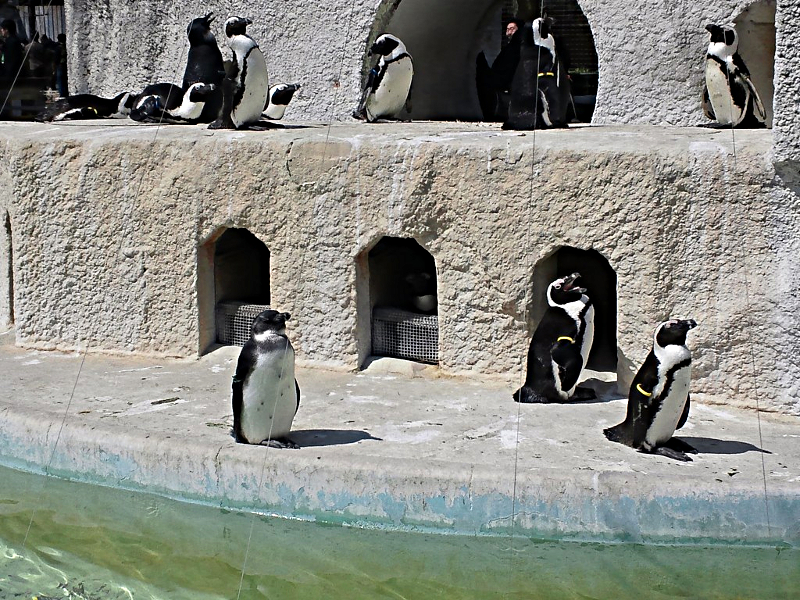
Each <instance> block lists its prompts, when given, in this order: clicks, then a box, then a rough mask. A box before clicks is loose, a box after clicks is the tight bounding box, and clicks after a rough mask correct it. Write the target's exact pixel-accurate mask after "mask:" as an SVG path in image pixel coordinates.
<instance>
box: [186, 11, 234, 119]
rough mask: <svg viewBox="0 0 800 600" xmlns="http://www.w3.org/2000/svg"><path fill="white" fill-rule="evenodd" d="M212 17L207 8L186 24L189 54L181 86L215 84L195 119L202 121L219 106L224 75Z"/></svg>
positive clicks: (219, 107)
mask: <svg viewBox="0 0 800 600" xmlns="http://www.w3.org/2000/svg"><path fill="white" fill-rule="evenodd" d="M213 20H214V13H213V12H210V13H208V14H207V15H206V16H204V17H197V18H195V19H192V21H191V23H189V25H188V27H187V28H186V35H187V37H188V38H189V56H188V58H187V60H186V70H185V71H184V73H183V84H182V87H183V90H184V91H186V90H188V89H189V88H190V87H191V86H192V85H194V84H195V83H207V84H210V85H213V86H214V90H213V92H212V93H211V95H210V96H209V97H208V98H207V99H206V103H205V106H204V107H203V112H202V114H201V115H200V118H199V119H198V121H200V122H201V123H211V122H212V121H213V120H214V119H216V118H217V116H218V115H219V111H220V110H221V109H222V80H223V79H225V67H224V64H223V62H222V53H221V52H220V51H219V46H218V45H217V39H216V38H215V37H214V34H213V33H212V32H211V23H212V21H213Z"/></svg>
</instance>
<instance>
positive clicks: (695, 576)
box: [0, 468, 800, 600]
mask: <svg viewBox="0 0 800 600" xmlns="http://www.w3.org/2000/svg"><path fill="white" fill-rule="evenodd" d="M34 511H35V513H34ZM32 514H33V516H34V518H33V522H32V525H31V527H30V531H28V525H29V523H31V515H32ZM251 524H252V525H253V529H252V543H251V548H250V553H249V555H248V559H247V563H246V566H245V568H244V571H245V575H244V578H243V579H242V568H243V565H244V558H245V548H246V546H247V540H248V537H249V535H250V529H251ZM26 534H27V539H26ZM240 581H242V592H241V596H240V597H241V598H253V599H260V598H276V599H278V598H279V599H281V600H290V599H294V598H297V599H301V598H302V599H304V600H309V599H313V598H325V599H331V600H332V599H338V598H341V599H348V600H350V599H355V598H393V599H400V598H408V599H411V598H420V599H432V598H446V599H456V598H476V599H478V598H480V599H481V600H489V599H493V598H497V599H508V598H513V599H522V598H525V599H526V600H535V599H550V598H553V599H555V598H559V599H561V598H581V599H585V598H615V599H627V598H630V599H635V600H642V599H643V598H647V599H649V600H652V599H661V598H703V599H715V598H719V599H723V598H724V599H734V598H742V599H745V598H746V599H758V598H765V599H766V598H770V599H775V598H787V599H788V598H800V551H798V550H797V549H789V548H780V549H776V548H743V547H717V546H713V547H699V546H683V547H663V546H641V545H606V544H581V543H575V542H536V541H531V540H523V539H514V540H513V542H512V540H510V539H509V538H472V537H456V536H441V535H424V534H415V533H396V532H395V533H390V532H384V531H372V530H357V529H350V528H342V527H338V526H337V527H334V526H325V525H319V524H314V523H304V522H297V521H288V520H284V519H276V518H268V517H256V518H255V519H253V517H252V515H249V514H242V513H236V512H230V511H225V510H220V509H218V508H210V507H204V506H197V505H192V504H185V503H180V502H175V501H172V500H167V499H164V498H160V497H157V496H152V495H149V494H142V493H133V492H126V491H120V490H114V489H107V488H99V487H95V486H90V485H85V484H76V483H71V482H65V481H61V480H57V479H53V478H49V479H47V480H45V479H44V478H43V477H40V476H36V475H30V474H25V473H20V472H18V471H12V470H9V469H4V468H0V599H2V600H6V599H12V598H14V599H16V598H20V599H25V600H31V598H33V597H34V596H37V597H38V598H39V600H50V599H51V598H59V599H61V598H76V599H86V600H95V599H97V600H100V599H103V600H106V599H108V600H117V599H130V598H136V599H139V598H142V599H150V598H159V599H161V598H163V599H164V600H167V599H169V600H179V599H183V598H186V599H192V600H205V599H211V598H215V599H216V598H229V599H230V598H236V597H237V593H238V590H239V585H240Z"/></svg>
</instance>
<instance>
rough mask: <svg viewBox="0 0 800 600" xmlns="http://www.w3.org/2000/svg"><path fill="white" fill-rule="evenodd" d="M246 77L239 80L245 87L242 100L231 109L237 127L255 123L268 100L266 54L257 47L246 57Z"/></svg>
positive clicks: (232, 118)
mask: <svg viewBox="0 0 800 600" xmlns="http://www.w3.org/2000/svg"><path fill="white" fill-rule="evenodd" d="M243 70H244V78H243V79H242V80H241V81H240V82H239V85H240V86H243V87H244V93H243V94H242V99H241V101H240V102H239V103H238V104H237V105H236V106H234V107H233V110H231V120H232V121H233V124H234V125H235V126H236V127H240V126H242V125H244V124H247V123H255V122H256V121H258V120H259V119H260V118H261V111H263V110H264V104H265V103H266V101H267V91H268V90H269V75H268V73H267V61H266V60H265V59H264V54H263V53H262V52H261V51H260V50H259V49H258V48H257V47H256V48H254V49H253V50H252V51H251V52H250V53H249V54H248V55H247V58H246V59H245V67H244V69H243Z"/></svg>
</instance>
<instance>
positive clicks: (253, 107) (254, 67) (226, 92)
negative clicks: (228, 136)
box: [208, 17, 269, 129]
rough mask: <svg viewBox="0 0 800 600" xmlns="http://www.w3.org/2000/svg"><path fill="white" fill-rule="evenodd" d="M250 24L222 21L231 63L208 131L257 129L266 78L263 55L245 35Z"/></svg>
mask: <svg viewBox="0 0 800 600" xmlns="http://www.w3.org/2000/svg"><path fill="white" fill-rule="evenodd" d="M252 23H253V22H252V21H251V20H250V19H246V18H244V17H231V18H229V19H228V20H227V21H225V35H226V36H227V37H228V46H229V47H230V49H231V55H232V60H231V61H230V62H229V63H227V65H226V69H227V73H226V75H225V81H224V82H223V94H222V111H221V112H220V115H219V118H218V119H217V120H216V121H214V122H213V123H211V124H210V125H209V126H208V127H209V129H248V128H250V129H257V128H258V127H254V125H255V124H256V123H257V122H258V121H259V120H260V119H261V113H262V112H263V111H264V106H265V105H266V104H267V102H268V98H267V92H268V90H269V74H268V72H267V61H266V59H265V58H264V53H263V52H261V49H260V48H259V47H258V44H257V43H256V41H255V40H254V39H253V38H252V37H250V36H249V35H247V26H248V25H251V24H252Z"/></svg>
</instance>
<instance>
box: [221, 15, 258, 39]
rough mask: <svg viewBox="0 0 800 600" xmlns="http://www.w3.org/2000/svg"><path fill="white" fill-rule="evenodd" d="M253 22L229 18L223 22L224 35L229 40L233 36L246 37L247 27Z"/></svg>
mask: <svg viewBox="0 0 800 600" xmlns="http://www.w3.org/2000/svg"><path fill="white" fill-rule="evenodd" d="M252 24H253V22H252V21H251V20H250V19H247V18H245V17H231V18H230V19H228V20H227V21H225V35H227V36H228V37H229V38H230V37H233V36H235V35H246V34H247V26H248V25H252Z"/></svg>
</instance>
